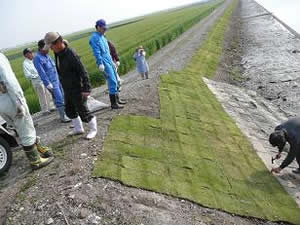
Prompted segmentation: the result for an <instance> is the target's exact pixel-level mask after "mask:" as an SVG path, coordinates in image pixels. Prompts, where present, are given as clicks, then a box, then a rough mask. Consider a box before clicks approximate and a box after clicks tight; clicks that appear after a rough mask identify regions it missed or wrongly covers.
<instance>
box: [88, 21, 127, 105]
mask: <svg viewBox="0 0 300 225" xmlns="http://www.w3.org/2000/svg"><path fill="white" fill-rule="evenodd" d="M95 28H96V32H94V33H93V35H92V37H91V38H90V41H89V44H90V46H91V48H92V50H93V53H94V56H95V58H96V63H97V65H98V68H99V70H100V72H103V73H104V77H105V79H106V80H107V82H108V91H109V99H110V102H111V108H112V109H121V108H123V106H121V105H119V104H121V101H120V99H119V94H118V81H117V75H116V70H115V65H114V62H113V60H112V58H111V55H110V51H109V46H108V43H107V39H106V38H105V36H104V35H105V32H106V30H107V26H106V22H105V20H103V19H101V20H98V21H97V22H96V25H95Z"/></svg>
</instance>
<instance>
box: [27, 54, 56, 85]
mask: <svg viewBox="0 0 300 225" xmlns="http://www.w3.org/2000/svg"><path fill="white" fill-rule="evenodd" d="M33 64H34V66H35V68H36V70H37V71H38V73H39V76H40V78H41V80H42V81H43V83H44V85H45V87H47V86H48V85H49V83H51V84H52V85H56V84H59V78H58V73H57V70H56V67H55V63H54V61H53V59H52V58H51V57H50V56H49V54H47V55H43V54H41V53H40V52H38V53H37V54H36V56H35V57H34V59H33Z"/></svg>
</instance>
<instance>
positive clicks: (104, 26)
mask: <svg viewBox="0 0 300 225" xmlns="http://www.w3.org/2000/svg"><path fill="white" fill-rule="evenodd" d="M97 26H99V27H103V28H107V26H106V22H105V20H104V19H101V20H98V21H97V22H96V27H97Z"/></svg>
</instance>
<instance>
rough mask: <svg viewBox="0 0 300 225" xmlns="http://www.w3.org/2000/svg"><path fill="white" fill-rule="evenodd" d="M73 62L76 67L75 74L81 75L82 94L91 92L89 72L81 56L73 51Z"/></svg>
mask: <svg viewBox="0 0 300 225" xmlns="http://www.w3.org/2000/svg"><path fill="white" fill-rule="evenodd" d="M70 55H71V62H70V63H72V65H73V66H74V69H75V72H76V73H77V74H78V75H79V77H80V80H81V83H82V90H81V92H91V84H90V79H89V75H88V72H87V70H86V69H85V67H84V66H83V64H82V62H81V60H80V57H79V55H78V54H77V53H76V52H75V51H74V50H71V54H70Z"/></svg>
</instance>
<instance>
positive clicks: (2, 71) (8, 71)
mask: <svg viewBox="0 0 300 225" xmlns="http://www.w3.org/2000/svg"><path fill="white" fill-rule="evenodd" d="M0 83H1V84H2V85H3V86H4V89H6V91H7V94H8V95H9V97H10V98H11V100H12V102H13V103H15V104H22V105H24V104H26V101H25V98H24V94H23V90H22V88H21V86H20V84H19V82H18V80H17V78H16V76H15V73H14V72H13V70H12V68H11V66H10V63H9V61H8V59H7V58H6V57H5V55H3V54H2V53H1V52H0ZM0 94H1V93H0Z"/></svg>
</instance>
